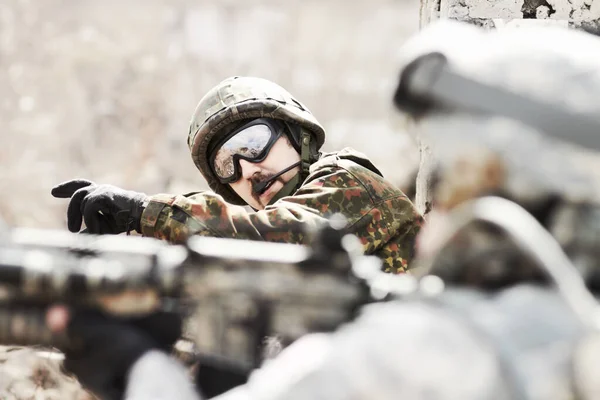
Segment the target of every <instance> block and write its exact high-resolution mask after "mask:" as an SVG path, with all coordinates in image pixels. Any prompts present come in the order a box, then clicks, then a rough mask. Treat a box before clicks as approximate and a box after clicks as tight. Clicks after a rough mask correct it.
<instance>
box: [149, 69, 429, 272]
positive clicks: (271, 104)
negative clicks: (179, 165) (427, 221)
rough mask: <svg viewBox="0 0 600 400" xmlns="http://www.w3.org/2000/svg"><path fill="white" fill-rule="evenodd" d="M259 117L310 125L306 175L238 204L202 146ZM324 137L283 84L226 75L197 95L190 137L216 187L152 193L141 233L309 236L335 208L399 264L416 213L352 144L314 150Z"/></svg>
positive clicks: (297, 239) (391, 263)
mask: <svg viewBox="0 0 600 400" xmlns="http://www.w3.org/2000/svg"><path fill="white" fill-rule="evenodd" d="M265 117H268V118H273V119H279V120H282V121H285V122H287V123H293V124H296V125H299V126H300V127H301V129H302V130H304V131H306V132H308V133H310V138H311V140H312V142H311V144H310V146H312V147H311V151H312V152H313V153H314V154H315V157H314V158H313V159H311V160H310V162H306V164H307V165H306V168H307V171H306V172H307V176H306V177H303V179H302V180H301V181H299V185H298V186H297V187H296V188H294V190H292V191H291V192H290V193H289V194H288V195H286V196H284V197H282V198H280V199H279V200H277V201H276V202H274V203H273V204H271V205H269V206H267V207H266V208H265V209H264V210H261V211H256V212H248V211H247V210H246V209H245V208H244V207H241V205H245V203H244V202H243V200H242V199H241V198H240V197H239V196H237V194H235V192H234V191H233V190H232V189H231V188H230V187H229V186H228V185H225V184H222V183H220V182H219V181H218V180H217V179H216V177H215V176H214V172H213V171H212V168H211V167H210V166H209V162H208V160H207V159H208V156H207V153H208V147H209V144H210V142H211V140H212V139H213V138H214V137H215V136H217V135H222V134H225V133H227V132H228V131H230V129H231V127H235V126H239V123H240V121H243V120H248V119H252V118H265ZM324 138H325V133H324V131H323V128H322V127H321V125H320V124H319V123H318V121H317V120H316V119H315V118H314V116H313V115H312V114H311V113H310V111H309V110H308V109H307V108H306V107H305V106H304V105H302V104H301V103H300V102H298V101H297V100H296V99H294V98H293V97H292V96H291V95H290V94H289V93H288V92H287V91H285V89H283V88H281V87H279V86H278V85H276V84H274V83H272V82H269V81H266V80H263V79H258V78H243V77H242V78H241V77H234V78H229V79H226V80H225V81H223V82H221V83H220V84H219V85H217V86H216V87H215V88H213V89H212V90H211V91H210V92H209V93H208V94H207V95H206V96H205V97H204V98H203V99H202V100H201V101H200V103H199V105H198V107H197V109H196V112H195V114H194V117H193V119H192V122H191V125H190V132H189V140H188V145H189V147H190V151H191V153H192V158H193V160H194V163H195V164H196V166H197V167H198V169H199V170H200V171H201V172H202V174H203V175H204V177H205V178H206V180H207V182H208V183H209V185H210V187H211V189H213V191H214V192H199V193H192V194H188V195H179V196H174V195H167V194H159V195H155V196H151V197H150V201H149V203H148V205H147V206H146V208H145V210H144V212H143V214H142V221H141V229H142V233H143V234H144V235H145V236H153V237H156V238H160V239H166V240H168V241H170V242H181V241H183V240H185V238H186V237H188V236H189V235H192V234H196V235H205V236H213V237H224V238H238V239H251V240H266V241H273V242H287V243H299V244H303V243H306V242H307V241H308V240H309V238H308V237H307V236H308V235H307V228H310V227H315V226H316V225H317V224H320V223H323V222H325V221H326V220H327V219H328V218H329V217H331V216H332V215H334V214H336V213H341V214H342V215H343V216H344V217H345V218H346V220H347V226H346V229H347V230H348V232H350V233H352V234H355V235H356V236H358V237H359V238H360V240H361V241H362V244H363V250H364V252H365V253H366V254H374V255H376V256H378V257H380V258H381V259H382V260H383V262H384V269H385V270H386V271H388V272H403V271H405V270H406V269H407V267H408V262H409V261H410V260H411V258H412V257H413V248H414V243H415V238H416V235H417V233H418V231H419V229H420V226H421V224H422V217H421V216H420V214H419V213H418V212H417V211H416V209H415V208H414V206H413V204H412V203H411V201H410V200H409V199H408V198H407V197H406V195H405V194H404V193H403V192H402V191H401V190H400V189H398V188H396V187H395V186H394V185H393V184H392V183H390V182H388V181H386V180H385V179H384V178H383V177H382V174H381V173H380V172H379V170H378V169H377V168H376V167H375V166H374V165H373V164H372V163H371V162H370V161H369V160H368V159H367V158H366V157H365V156H364V155H363V154H361V153H359V152H356V151H354V150H352V149H350V148H346V149H343V150H342V151H339V152H334V153H328V154H321V153H318V152H317V151H318V149H319V148H320V147H321V145H322V144H323V141H324ZM304 162H305V160H303V163H304Z"/></svg>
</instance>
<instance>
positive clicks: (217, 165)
mask: <svg viewBox="0 0 600 400" xmlns="http://www.w3.org/2000/svg"><path fill="white" fill-rule="evenodd" d="M271 135H272V132H271V129H270V128H269V127H268V126H267V125H262V124H260V125H252V126H250V127H248V128H246V129H244V130H242V131H240V132H238V133H237V134H235V135H234V136H232V137H231V138H229V140H227V141H226V142H225V143H223V145H221V147H220V148H219V150H218V151H217V153H216V154H215V158H214V161H213V168H214V170H215V173H216V174H217V176H218V177H219V178H220V179H229V178H231V177H233V176H234V175H235V173H236V171H235V170H236V166H235V163H236V161H235V160H234V158H233V157H234V156H235V155H238V156H240V157H244V158H247V159H250V160H252V159H256V158H258V156H260V155H261V153H262V152H263V151H264V150H265V148H266V147H267V145H268V144H269V141H270V139H271Z"/></svg>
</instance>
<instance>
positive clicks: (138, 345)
mask: <svg viewBox="0 0 600 400" xmlns="http://www.w3.org/2000/svg"><path fill="white" fill-rule="evenodd" d="M67 329H68V333H69V336H70V337H71V338H74V339H76V340H78V341H79V342H81V343H83V347H82V348H79V349H77V350H68V349H65V362H64V367H65V369H66V370H67V371H69V372H71V373H73V374H74V375H75V376H76V377H77V378H78V379H79V381H80V382H81V383H82V385H83V386H84V387H85V388H86V389H88V390H90V391H92V392H93V393H94V394H96V395H97V396H99V397H100V398H101V399H103V400H121V399H122V398H123V395H124V393H125V388H126V385H127V375H128V372H129V370H130V369H131V367H132V366H133V364H134V363H135V362H136V361H137V360H138V359H139V358H140V357H142V355H144V354H145V353H146V352H147V351H150V350H155V349H156V350H162V351H165V352H169V351H170V350H171V348H172V346H173V345H174V344H175V342H176V341H177V340H178V339H179V338H180V336H181V332H182V318H181V317H180V316H179V315H178V314H175V313H166V312H158V313H155V314H153V315H151V316H148V317H144V318H140V319H135V320H119V319H115V318H112V317H111V318H109V317H106V316H104V315H102V314H100V313H98V312H85V313H76V314H75V315H74V317H73V318H72V319H71V321H70V322H69V325H68V327H67Z"/></svg>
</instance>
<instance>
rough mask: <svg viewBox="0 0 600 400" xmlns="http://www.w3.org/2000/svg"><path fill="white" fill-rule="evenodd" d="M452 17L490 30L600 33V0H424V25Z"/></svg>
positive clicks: (422, 8) (422, 12)
mask: <svg viewBox="0 0 600 400" xmlns="http://www.w3.org/2000/svg"><path fill="white" fill-rule="evenodd" d="M437 18H450V19H456V20H460V21H469V22H472V23H475V24H477V25H482V26H485V27H488V28H501V27H504V26H507V25H512V26H515V25H522V24H526V23H537V22H541V21H543V22H544V23H553V24H559V25H564V26H569V27H572V28H581V29H585V30H587V31H590V32H593V33H596V34H600V1H598V0H483V1H482V0H422V4H421V12H420V23H421V26H424V25H426V24H427V23H429V22H430V21H431V20H432V19H437Z"/></svg>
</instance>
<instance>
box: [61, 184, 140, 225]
mask: <svg viewBox="0 0 600 400" xmlns="http://www.w3.org/2000/svg"><path fill="white" fill-rule="evenodd" d="M52 196H54V197H58V198H62V199H64V198H69V197H70V198H71V201H70V202H69V208H68V210H67V226H68V228H69V230H70V231H71V232H79V230H80V229H81V222H82V219H83V220H84V221H85V225H86V226H87V232H89V233H94V234H115V235H116V234H118V233H122V232H129V231H131V230H134V229H135V230H136V231H137V232H138V233H142V232H141V227H140V222H141V218H142V212H143V211H144V201H145V200H146V195H145V194H143V193H138V192H132V191H128V190H123V189H120V188H118V187H116V186H112V185H97V184H95V183H93V182H90V181H88V180H85V179H74V180H71V181H67V182H63V183H61V184H60V185H57V186H55V187H54V188H52Z"/></svg>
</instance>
